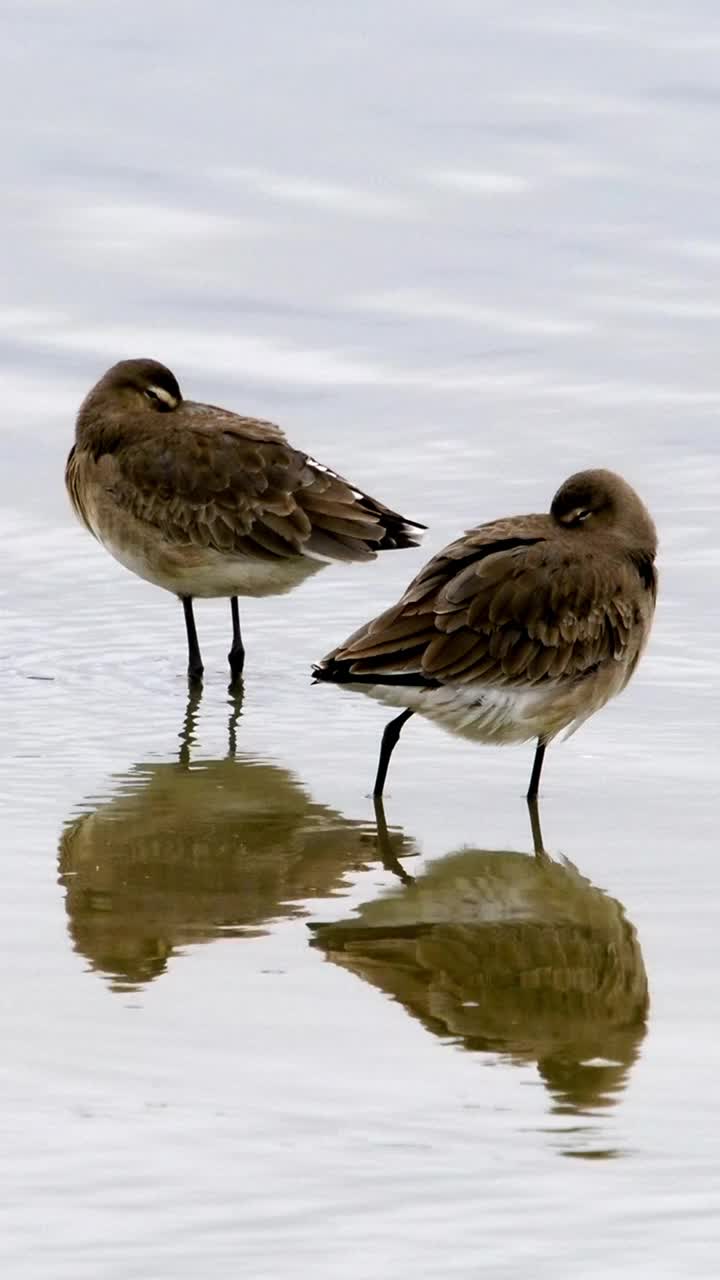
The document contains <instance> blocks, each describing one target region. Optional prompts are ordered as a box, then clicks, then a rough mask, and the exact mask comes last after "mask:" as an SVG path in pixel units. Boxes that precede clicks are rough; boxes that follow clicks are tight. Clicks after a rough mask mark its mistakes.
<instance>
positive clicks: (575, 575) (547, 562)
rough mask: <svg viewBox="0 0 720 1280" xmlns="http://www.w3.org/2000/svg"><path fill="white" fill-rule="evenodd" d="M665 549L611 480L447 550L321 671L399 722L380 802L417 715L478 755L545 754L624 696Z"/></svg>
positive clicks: (639, 507) (387, 736)
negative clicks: (483, 746)
mask: <svg viewBox="0 0 720 1280" xmlns="http://www.w3.org/2000/svg"><path fill="white" fill-rule="evenodd" d="M656 547H657V536H656V533H655V526H654V524H653V522H652V519H651V517H650V515H649V513H648V511H647V510H646V508H645V507H644V505H643V503H642V502H641V501H640V498H639V497H638V495H637V494H636V493H635V491H634V490H633V489H631V488H630V485H629V484H627V483H626V482H625V481H624V480H623V479H622V478H621V477H620V476H618V475H615V474H614V473H613V472H612V471H602V470H598V471H582V472H578V474H577V475H573V476H570V478H569V479H568V480H566V481H565V483H564V484H563V485H562V486H561V487H560V489H559V490H558V492H557V493H556V494H555V497H554V498H553V501H552V506H551V507H550V512H549V514H548V515H528V516H515V517H512V518H510V519H506V520H495V521H493V522H492V523H490V524H483V525H480V526H479V527H478V528H477V529H470V530H469V531H468V532H467V533H466V534H465V535H464V536H463V537H462V538H459V539H458V540H457V542H452V543H450V545H449V546H448V547H445V549H444V550H443V551H440V552H439V553H438V554H437V555H436V556H434V557H433V559H432V560H430V562H429V563H428V564H427V565H426V566H425V568H424V569H422V570H421V571H420V573H419V574H418V575H417V577H416V578H415V579H414V580H413V581H412V582H411V583H410V586H409V587H408V589H407V591H406V592H405V594H404V596H403V597H402V599H401V600H400V601H399V602H398V603H397V604H396V605H393V607H392V608H390V609H387V610H386V611H385V613H382V614H380V616H379V617H378V618H375V619H373V621H371V622H368V623H367V624H366V625H365V626H364V627H361V628H360V629H359V631H356V632H355V633H354V635H352V636H350V638H349V639H348V640H346V641H345V643H344V644H342V645H340V646H339V648H337V649H334V650H333V651H332V653H329V654H328V655H327V657H326V658H324V659H323V660H322V662H321V663H320V664H319V666H317V667H315V668H314V674H315V676H316V678H317V679H318V680H328V681H332V682H334V683H336V684H342V685H348V686H350V687H353V688H356V689H361V690H363V691H364V692H365V693H368V694H370V695H371V696H372V697H375V698H379V699H380V700H381V701H382V702H385V703H387V704H388V705H390V706H394V707H403V708H404V710H403V712H402V714H401V715H399V716H397V717H396V719H394V720H391V721H390V723H389V724H388V725H387V727H386V729H385V732H384V734H383V740H382V748H381V751H380V761H379V764H378V771H377V777H376V779H375V795H381V794H382V790H383V786H384V783H385V778H386V775H387V769H388V764H389V762H390V757H391V755H392V752H393V748H394V747H395V744H396V743H397V740H398V737H399V735H400V731H401V729H402V727H403V725H404V724H405V722H406V721H407V720H408V719H409V718H410V716H411V715H413V714H414V712H416V711H417V712H419V713H420V714H421V715H423V716H427V717H428V718H429V719H431V720H436V721H437V722H438V723H439V724H441V725H442V726H443V727H444V728H446V729H448V730H450V731H451V732H454V733H458V734H461V735H463V736H464V737H468V738H473V739H475V740H479V741H481V742H489V743H498V744H500V743H509V742H526V741H527V740H528V739H531V738H535V739H537V749H536V752H535V760H534V764H533V770H532V775H531V778H530V786H529V789H528V799H529V800H534V799H535V797H536V796H537V792H538V786H539V782H540V772H541V769H542V763H543V757H544V754H545V748H546V746H547V744H548V742H550V741H551V739H553V738H554V737H556V735H557V734H558V733H560V732H561V731H562V730H563V729H567V730H568V732H570V733H572V732H574V731H575V729H577V728H579V726H580V725H581V724H582V723H583V721H585V720H587V719H588V717H589V716H591V715H592V714H593V712H595V711H598V710H599V709H600V707H602V706H604V705H605V703H606V702H607V701H608V700H609V699H610V698H612V697H614V696H615V694H617V693H620V692H621V690H622V689H624V688H625V685H626V684H627V683H628V681H629V679H630V677H631V676H632V674H633V672H634V670H635V668H636V666H637V664H638V661H639V658H640V655H641V654H642V651H643V649H644V647H645V644H646V641H647V638H648V635H649V632H650V627H651V624H652V618H653V613H654V610H655V597H656V591H657V576H656V571H655V554H656Z"/></svg>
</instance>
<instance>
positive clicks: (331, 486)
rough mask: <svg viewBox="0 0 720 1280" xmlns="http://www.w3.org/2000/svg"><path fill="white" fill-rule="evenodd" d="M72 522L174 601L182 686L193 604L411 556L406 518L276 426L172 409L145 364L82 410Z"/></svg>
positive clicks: (163, 381) (196, 667)
mask: <svg viewBox="0 0 720 1280" xmlns="http://www.w3.org/2000/svg"><path fill="white" fill-rule="evenodd" d="M65 483H66V486H67V490H68V493H69V495H70V500H71V502H72V505H73V507H74V509H75V512H76V514H77V515H78V516H79V518H80V520H81V521H82V522H83V523H84V524H85V525H86V526H87V528H88V529H89V530H90V532H91V533H92V534H93V535H94V536H95V537H96V538H97V539H98V541H100V542H101V543H102V544H103V546H104V547H105V548H106V549H107V550H108V551H109V552H110V553H111V555H113V556H114V557H115V559H116V560H119V561H120V563H121V564H123V565H125V567H126V568H128V569H130V570H131V571H132V572H133V573H135V574H137V575H138V577H140V578H145V579H146V581H148V582H152V583H154V584H155V585H156V586H158V587H163V588H164V589H165V590H166V591H171V592H173V593H174V594H175V595H177V596H179V598H180V600H181V601H182V605H183V610H184V614H185V626H186V630H187V640H188V656H189V665H188V675H189V677H190V679H191V680H194V681H199V680H201V679H202V674H203V663H202V657H201V654H200V646H199V644H198V638H197V632H196V629H195V618H194V614H193V599H194V598H195V597H198V596H200V597H216V596H228V597H229V598H230V607H231V612H232V624H233V639H232V647H231V649H230V653H229V655H228V658H229V662H230V671H231V676H232V678H233V680H234V679H236V678H237V677H238V676H239V675H240V673H241V672H242V669H243V663H244V658H245V651H244V648H243V643H242V637H241V633H240V617H239V610H238V596H270V595H280V594H284V593H285V592H287V591H290V590H292V588H293V587H295V586H297V585H298V584H299V583H300V582H302V581H304V579H305V578H307V577H308V576H310V575H311V574H313V573H316V572H317V571H318V570H319V569H322V568H323V567H324V566H325V565H327V564H329V563H331V562H332V561H359V560H374V559H375V556H376V554H377V552H378V551H387V550H392V549H394V548H400V547H414V546H417V544H418V541H419V532H420V531H421V530H422V529H423V528H424V525H420V524H417V523H416V522H415V521H412V520H406V519H405V518H404V517H403V516H401V515H398V513H397V512H395V511H392V510H390V508H389V507H385V506H383V504H382V503H381V502H377V501H376V500H375V499H374V498H370V497H368V495H367V494H366V493H363V492H362V490H360V489H357V488H355V487H354V486H353V485H351V484H349V483H348V482H347V481H346V480H343V478H342V477H341V476H339V475H337V474H336V473H335V472H334V471H332V470H330V468H329V467H325V466H323V465H322V464H321V463H318V462H315V461H314V460H313V459H312V458H311V457H309V456H308V454H306V453H302V452H301V451H300V450H298V449H294V448H293V447H292V445H290V444H288V442H287V440H286V438H285V436H284V434H283V432H282V431H281V429H280V427H277V426H275V425H274V424H273V423H271V422H263V421H261V420H260V419H258V418H246V417H241V416H240V415H238V414H235V413H230V412H229V411H228V410H227V409H218V408H216V407H215V406H214V405H210V404H199V403H196V402H194V401H192V400H184V399H183V397H182V394H181V392H180V387H179V386H178V383H177V380H176V378H175V376H174V374H172V373H171V372H170V370H169V369H166V368H165V366H164V365H162V364H158V362H157V361H155V360H122V361H120V363H119V364H116V365H113V367H112V368H111V369H109V370H108V371H107V373H106V374H105V375H104V377H102V378H101V379H100V381H99V382H98V383H97V385H96V386H94V387H93V389H92V390H91V391H90V393H89V395H88V396H87V397H86V399H85V400H84V402H83V404H82V406H81V408H80V411H79V413H78V417H77V424H76V430H75V444H74V446H73V448H72V449H71V450H70V456H69V458H68V461H67V467H66V470H65Z"/></svg>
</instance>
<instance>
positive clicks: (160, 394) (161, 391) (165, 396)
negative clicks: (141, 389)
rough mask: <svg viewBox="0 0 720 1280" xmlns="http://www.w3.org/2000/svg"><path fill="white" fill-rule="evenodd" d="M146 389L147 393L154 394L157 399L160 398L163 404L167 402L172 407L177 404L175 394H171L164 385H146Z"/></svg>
mask: <svg viewBox="0 0 720 1280" xmlns="http://www.w3.org/2000/svg"><path fill="white" fill-rule="evenodd" d="M147 391H148V394H149V395H151V396H156V397H157V399H158V400H162V401H163V403H164V404H169V405H170V407H171V408H172V409H174V408H175V405H176V404H177V399H176V398H175V396H174V395H173V394H172V392H171V391H166V390H165V388H164V387H156V386H152V387H148V388H147Z"/></svg>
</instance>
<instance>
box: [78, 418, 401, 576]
mask: <svg viewBox="0 0 720 1280" xmlns="http://www.w3.org/2000/svg"><path fill="white" fill-rule="evenodd" d="M95 462H96V466H97V476H98V479H99V481H100V483H101V484H102V486H103V488H105V489H106V490H107V491H108V492H109V493H110V494H111V496H112V498H113V500H114V501H115V503H117V504H118V505H119V506H120V507H122V508H123V509H124V510H126V511H128V512H129V513H131V514H132V515H133V516H135V517H136V518H137V519H139V520H142V521H143V522H144V523H146V524H149V525H152V526H153V527H154V528H156V529H157V530H158V531H159V532H160V533H161V534H162V536H163V537H164V538H166V539H167V540H168V541H169V542H171V543H174V544H176V545H191V546H198V547H211V548H214V549H215V550H218V551H222V552H226V553H230V554H232V553H237V554H250V555H253V556H259V557H265V558H277V557H287V556H295V555H300V554H304V553H310V554H316V555H321V556H327V557H329V558H332V559H337V560H366V559H372V558H374V555H375V553H376V551H377V550H381V549H385V548H387V547H391V546H413V545H415V544H416V542H417V535H415V534H414V533H413V530H412V529H411V528H410V527H409V525H410V523H411V522H406V521H405V520H404V518H403V517H402V516H400V515H398V514H397V513H396V512H393V511H391V510H390V509H389V508H387V507H384V506H383V505H382V504H381V503H378V502H376V501H375V500H374V499H372V498H370V497H368V496H367V495H366V494H363V493H360V492H359V491H358V490H357V489H354V488H353V487H352V486H350V485H349V484H348V483H347V482H346V481H344V480H343V479H342V478H341V477H340V476H338V475H336V474H335V473H333V472H331V471H329V470H326V469H325V468H322V467H320V466H319V465H318V464H316V463H314V462H313V461H312V459H311V458H309V457H308V456H307V455H306V454H304V453H301V452H299V451H298V450H296V449H293V448H292V447H291V446H290V445H289V444H288V443H287V441H286V440H285V438H284V436H283V434H282V432H281V431H280V429H279V428H278V427H275V426H274V425H273V424H271V423H265V422H261V421H260V420H258V419H252V418H240V417H238V416H236V415H234V414H231V413H228V412H227V411H225V410H221V409H215V408H214V407H212V406H207V405H196V404H194V403H192V402H184V403H183V405H182V406H181V408H180V409H178V410H177V411H176V412H175V413H173V414H172V415H168V416H167V421H165V420H164V419H160V420H157V419H156V420H154V421H153V425H152V432H147V433H141V434H139V435H135V436H133V437H130V438H129V439H128V440H127V441H125V442H123V444H122V446H121V447H118V448H115V449H114V450H112V451H108V452H106V453H104V454H102V456H100V457H98V458H96V460H95ZM71 496H72V494H71ZM415 527H417V528H422V526H415Z"/></svg>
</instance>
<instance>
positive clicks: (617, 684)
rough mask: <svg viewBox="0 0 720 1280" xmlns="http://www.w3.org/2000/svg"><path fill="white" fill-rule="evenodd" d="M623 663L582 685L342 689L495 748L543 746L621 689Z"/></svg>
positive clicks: (576, 726) (358, 686)
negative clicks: (537, 741)
mask: <svg viewBox="0 0 720 1280" xmlns="http://www.w3.org/2000/svg"><path fill="white" fill-rule="evenodd" d="M625 678H626V671H625V668H624V667H623V665H622V664H620V663H615V664H613V666H611V667H608V668H606V669H604V670H601V671H598V672H596V673H594V674H593V675H592V676H590V677H588V678H586V679H585V680H583V681H563V682H560V683H556V684H553V685H543V686H541V687H539V688H525V689H512V688H508V687H503V686H489V685H485V686H482V685H476V686H474V687H471V688H468V687H467V686H462V685H444V686H442V687H441V688H438V689H420V688H417V687H413V686H411V685H380V684H377V685H366V684H349V683H348V684H346V685H343V688H347V689H352V690H353V691H355V692H358V693H360V692H361V693H365V694H366V695H367V696H368V697H371V698H375V699H377V700H378V701H379V702H382V703H384V704H385V705H386V706H388V707H396V708H398V709H409V710H411V711H415V712H417V713H418V715H421V716H423V717H424V718H425V719H427V720H432V721H433V722H434V723H435V724H438V725H440V726H441V727H442V728H443V729H446V730H447V731H448V732H449V733H453V734H457V735H458V736H460V737H463V738H470V739H471V740H473V741H476V742H488V743H495V744H497V745H502V744H509V743H513V742H528V741H529V740H531V739H535V738H540V737H542V738H545V739H546V740H547V741H550V739H552V738H554V737H556V736H557V734H559V733H562V732H563V730H566V731H567V732H566V734H565V736H566V737H568V736H569V735H570V734H571V733H574V732H575V730H576V729H579V728H580V725H581V724H583V723H584V721H585V720H587V719H588V717H589V716H591V715H593V713H594V712H595V711H598V710H599V709H600V708H601V707H602V706H604V705H605V703H606V702H607V701H608V700H609V699H610V698H612V697H614V696H615V694H617V693H619V692H620V690H621V689H622V688H623V687H624V684H625Z"/></svg>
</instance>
